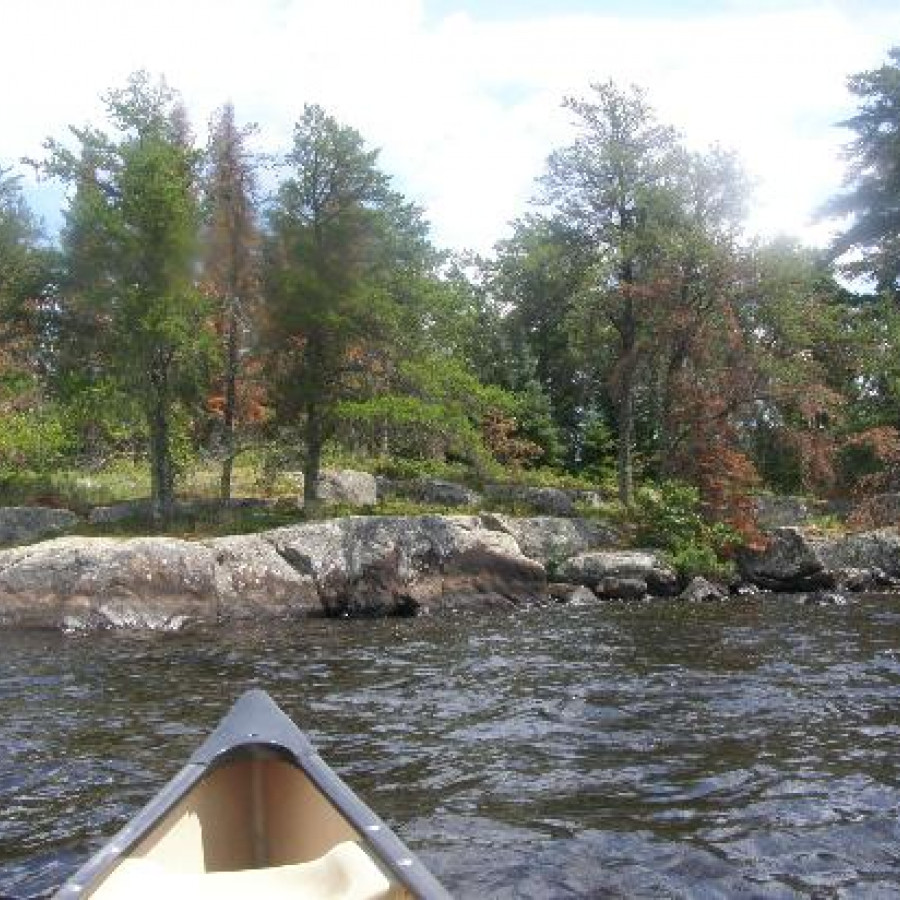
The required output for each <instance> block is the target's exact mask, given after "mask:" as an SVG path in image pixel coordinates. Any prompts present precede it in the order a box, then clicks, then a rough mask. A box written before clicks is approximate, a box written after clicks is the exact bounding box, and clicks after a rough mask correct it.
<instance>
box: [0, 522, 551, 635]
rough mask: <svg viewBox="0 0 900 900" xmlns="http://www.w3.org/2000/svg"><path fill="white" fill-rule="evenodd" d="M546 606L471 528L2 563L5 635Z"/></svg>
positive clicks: (317, 528)
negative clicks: (15, 628) (8, 630)
mask: <svg viewBox="0 0 900 900" xmlns="http://www.w3.org/2000/svg"><path fill="white" fill-rule="evenodd" d="M546 597H547V580H546V574H545V571H544V568H543V567H542V566H541V565H540V564H539V563H538V562H536V561H535V560H533V559H529V558H528V557H526V556H525V555H524V554H522V552H521V551H520V550H519V547H518V545H517V543H516V541H515V539H514V538H513V537H512V536H511V535H510V534H507V533H505V532H502V531H497V530H490V529H488V528H485V527H484V525H483V524H482V522H481V520H480V519H479V518H478V517H477V516H421V517H410V518H389V517H375V516H372V517H365V516H360V517H351V518H345V519H336V520H332V521H327V522H316V523H310V524H304V525H297V526H293V527H288V528H280V529H276V530H273V531H269V532H263V533H260V534H256V535H246V536H235V537H226V538H217V539H212V540H207V541H200V542H188V541H183V540H177V539H174V538H135V539H130V540H116V539H112V538H59V539H56V540H53V541H47V542H44V543H41V544H37V545H33V546H30V547H19V548H14V549H11V550H5V551H0V623H2V624H6V625H20V626H30V627H62V628H69V629H75V628H97V627H132V628H178V627H181V626H183V625H185V624H188V623H193V622H214V621H220V620H223V619H245V618H253V619H255V618H260V617H267V618H271V617H276V616H280V617H296V616H302V615H309V614H313V613H321V612H325V613H327V614H330V615H385V614H391V615H396V614H409V613H413V612H416V611H417V610H419V609H423V608H431V609H441V608H457V607H460V606H479V607H490V606H502V607H509V606H512V605H516V604H524V603H531V602H540V601H543V600H546Z"/></svg>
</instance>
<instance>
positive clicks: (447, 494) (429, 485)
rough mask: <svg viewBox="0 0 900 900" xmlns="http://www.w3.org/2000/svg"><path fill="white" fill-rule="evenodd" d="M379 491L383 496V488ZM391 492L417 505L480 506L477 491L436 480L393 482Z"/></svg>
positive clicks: (480, 499) (450, 482)
mask: <svg viewBox="0 0 900 900" xmlns="http://www.w3.org/2000/svg"><path fill="white" fill-rule="evenodd" d="M379 490H380V491H381V493H382V494H383V488H380V489H379ZM391 490H392V492H393V495H394V496H399V497H405V498H406V499H408V500H415V501H417V502H418V503H432V504H434V505H435V506H480V505H481V502H482V497H481V494H479V493H478V492H477V491H473V490H472V489H471V488H467V487H466V486H465V485H463V484H457V483H456V482H453V481H441V480H439V479H436V478H421V479H418V480H417V481H398V482H393V483H392V485H391ZM380 495H381V494H380Z"/></svg>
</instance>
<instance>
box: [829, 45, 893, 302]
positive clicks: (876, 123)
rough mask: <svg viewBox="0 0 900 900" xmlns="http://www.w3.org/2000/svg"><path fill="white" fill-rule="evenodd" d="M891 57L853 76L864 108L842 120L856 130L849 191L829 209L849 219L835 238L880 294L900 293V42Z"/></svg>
mask: <svg viewBox="0 0 900 900" xmlns="http://www.w3.org/2000/svg"><path fill="white" fill-rule="evenodd" d="M888 57H889V62H887V63H885V64H884V65H882V66H880V67H879V68H877V69H873V70H871V71H868V72H861V73H859V74H857V75H853V76H852V77H851V78H850V79H848V82H847V86H848V88H849V90H850V92H851V93H852V94H854V95H855V96H856V97H857V98H858V100H859V110H858V112H857V113H856V115H854V116H851V118H849V119H847V120H846V121H845V122H842V123H841V124H842V125H843V126H844V127H846V128H849V129H851V130H852V131H853V132H854V133H855V139H854V140H853V141H852V142H851V143H850V145H849V146H848V148H847V150H848V157H849V167H848V170H847V176H846V179H845V188H846V189H845V191H844V193H842V194H840V195H838V196H836V197H835V198H834V199H833V200H832V201H831V202H830V203H829V204H828V205H827V206H826V208H825V212H826V214H828V215H831V216H833V217H835V218H841V219H845V218H847V217H849V224H848V225H847V227H846V228H845V229H844V231H843V233H842V234H840V235H839V236H838V238H837V240H836V241H835V245H834V253H835V255H836V256H839V257H840V256H845V257H846V258H847V259H846V261H845V264H844V266H843V268H844V270H845V272H847V273H848V274H850V275H851V276H860V275H863V276H867V277H870V278H872V279H873V280H874V282H875V286H876V289H877V291H878V292H879V293H881V292H884V293H887V294H890V295H891V296H892V297H893V299H894V301H895V302H896V300H897V299H898V297H900V241H898V237H897V235H898V233H900V165H898V159H900V47H894V48H893V49H892V50H891V51H890V52H889V54H888Z"/></svg>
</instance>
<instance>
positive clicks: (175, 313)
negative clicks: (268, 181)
mask: <svg viewBox="0 0 900 900" xmlns="http://www.w3.org/2000/svg"><path fill="white" fill-rule="evenodd" d="M104 102H105V105H106V110H107V115H108V121H109V125H110V126H111V129H112V130H111V133H110V134H105V133H103V132H101V131H99V130H95V129H73V133H74V135H75V137H76V138H77V140H78V143H79V146H78V148H77V150H75V151H72V150H69V149H68V148H66V147H65V146H63V145H61V144H59V143H56V142H53V141H50V142H48V149H49V150H50V157H49V159H48V161H47V162H46V163H45V166H44V167H45V169H46V171H47V172H48V173H49V174H52V175H54V176H56V177H59V178H61V179H63V180H64V181H66V182H68V183H69V184H71V185H72V186H73V187H74V194H73V197H72V200H71V203H70V206H69V209H68V210H67V212H66V226H65V230H64V235H63V245H64V251H65V255H66V275H65V278H64V284H63V291H62V295H61V296H60V297H59V299H58V302H57V304H56V305H57V307H58V310H59V312H58V315H57V330H58V331H59V334H60V337H61V340H60V341H59V348H58V352H57V358H56V360H55V364H54V370H55V371H56V372H57V375H58V377H65V375H66V373H71V372H79V373H82V374H81V378H82V379H84V380H87V382H88V386H89V388H90V387H93V386H95V385H97V384H100V383H102V382H104V381H105V382H107V383H109V382H114V383H115V386H116V388H117V389H118V390H120V391H121V392H122V394H123V395H125V396H126V397H128V398H129V399H130V400H131V401H132V402H133V403H135V404H136V405H137V406H138V407H139V408H140V409H141V411H142V413H143V417H144V419H145V422H146V432H147V436H148V440H149V454H148V455H149V458H150V461H151V475H152V485H153V497H154V503H155V504H156V506H157V510H158V512H159V514H161V515H163V516H164V515H166V514H167V512H168V510H169V508H170V507H171V504H172V501H173V490H174V476H175V471H176V465H175V462H176V461H175V459H174V454H175V447H174V443H173V441H174V440H175V434H176V433H177V430H178V429H177V427H174V420H175V418H176V417H177V415H178V410H179V408H187V407H190V406H196V405H197V404H198V403H199V402H200V401H201V399H202V398H203V396H204V395H205V385H206V384H207V383H208V378H209V374H210V366H211V362H212V358H213V356H214V351H215V348H214V341H213V339H212V335H211V333H210V331H209V329H208V328H207V327H206V323H207V317H208V311H209V310H208V306H207V303H206V300H205V298H204V297H203V295H202V294H201V293H200V292H199V290H198V289H197V288H196V285H195V283H194V264H195V260H196V254H197V247H198V244H197V241H198V230H199V225H200V217H199V205H198V200H197V191H196V185H197V177H198V164H199V156H198V154H197V153H196V151H194V150H193V148H192V147H191V146H190V136H189V133H188V129H187V124H186V121H185V116H184V110H183V108H182V107H181V105H180V103H179V102H178V98H177V96H176V94H175V93H174V92H173V91H172V90H171V89H169V88H168V87H167V86H166V84H165V82H163V81H160V82H153V81H152V80H151V79H150V78H149V76H148V75H147V74H146V73H143V72H141V73H136V74H135V75H132V76H131V78H130V79H129V81H128V83H127V85H126V87H125V88H123V89H122V90H115V91H110V92H109V93H108V94H107V95H106V96H105V97H104ZM85 376H86V378H85Z"/></svg>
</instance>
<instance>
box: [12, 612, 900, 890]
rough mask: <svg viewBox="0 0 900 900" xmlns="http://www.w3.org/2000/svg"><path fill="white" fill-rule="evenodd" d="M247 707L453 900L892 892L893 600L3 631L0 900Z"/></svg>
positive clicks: (895, 768) (26, 885)
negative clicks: (306, 749) (398, 842)
mask: <svg viewBox="0 0 900 900" xmlns="http://www.w3.org/2000/svg"><path fill="white" fill-rule="evenodd" d="M251 686H262V687H265V688H266V689H267V690H269V691H270V692H271V693H272V694H273V695H274V696H275V697H276V699H277V700H278V701H279V702H280V703H281V704H282V706H284V708H285V709H286V711H287V712H288V713H289V714H290V715H291V716H292V717H293V718H294V719H295V720H296V721H297V722H298V723H299V724H300V725H301V727H304V728H305V729H306V730H307V731H308V732H309V733H310V736H311V737H312V739H313V741H314V742H315V743H316V744H317V745H318V747H319V749H320V750H321V752H322V754H323V755H324V756H325V757H326V758H327V759H328V760H329V761H330V762H331V763H332V765H334V766H335V768H337V769H338V770H339V771H340V772H341V774H342V775H343V776H344V777H345V778H346V779H347V781H348V782H349V783H350V784H351V785H352V786H353V787H354V789H355V790H357V791H358V792H359V793H360V794H361V795H362V796H363V797H364V798H365V799H366V800H367V801H368V802H369V803H371V805H372V806H374V807H375V808H376V809H377V810H378V811H379V812H380V813H381V814H382V815H383V816H384V818H386V819H387V820H388V822H390V823H391V824H392V825H393V826H394V827H395V828H396V829H397V831H398V832H399V833H400V834H401V835H402V836H403V837H404V839H405V840H407V842H408V843H409V844H410V845H411V846H412V847H413V848H415V849H416V850H417V851H418V852H419V853H420V854H421V855H422V857H423V858H424V860H425V861H426V863H428V864H429V865H430V866H431V867H432V869H433V870H434V871H435V873H436V874H437V875H438V876H439V877H440V878H441V879H442V880H443V881H444V882H445V883H446V885H447V886H448V887H449V888H450V890H451V891H452V892H453V893H454V894H455V895H457V896H459V897H472V898H476V897H491V898H513V897H516V898H521V897H524V898H547V897H554V898H555V897H560V898H565V897H620V896H624V897H672V898H680V897H691V898H725V897H728V898H730V897H753V898H756V897H759V898H793V897H815V898H844V897H847V898H850V897H866V898H868V897H874V898H880V897H885V898H887V897H900V824H898V812H900V600H898V598H875V597H870V598H865V599H862V600H859V601H858V602H855V603H853V604H852V605H850V606H846V607H840V608H823V609H817V608H810V607H801V606H798V605H797V604H795V603H794V602H792V601H790V600H788V599H785V598H781V599H774V598H770V599H768V600H765V601H761V602H747V603H743V604H741V605H738V606H735V605H710V606H700V607H690V608H687V607H680V606H678V605H677V604H675V603H672V604H658V605H653V606H641V605H635V606H629V605H626V604H621V605H607V606H582V607H567V608H555V609H536V610H529V611H522V612H519V613H516V614H514V615H509V616H507V615H504V616H497V615H474V614H470V615H463V616H459V617H456V618H432V619H429V618H421V619H416V620H403V621H381V622H325V621H316V622H311V623H300V624H297V625H296V626H291V627H287V628H286V627H283V626H278V627H269V628H260V629H239V630H233V629H211V630H208V631H201V632H195V633H192V634H184V635H149V636H135V635H121V634H120V635H114V634H107V635H99V636H98V635H94V636H64V635H57V634H50V633H28V634H26V633H12V632H9V633H0V895H9V896H13V897H17V898H19V897H21V898H27V897H38V896H45V895H47V894H48V893H49V892H50V891H52V889H53V888H54V887H55V886H56V885H58V884H59V883H60V882H61V881H62V880H63V879H64V877H65V876H66V875H67V874H68V873H70V872H71V871H72V870H73V869H74V868H76V867H77V866H78V864H79V863H80V862H81V861H82V860H83V859H84V858H85V857H86V856H87V855H88V854H89V853H90V852H91V851H92V849H94V848H96V847H97V846H98V845H99V843H100V842H101V841H102V840H103V839H104V838H105V837H106V836H108V835H109V834H111V833H112V832H113V831H115V830H116V829H117V828H118V827H120V825H121V824H122V823H123V822H124V821H125V820H126V819H127V818H128V817H129V816H130V815H131V814H133V812H134V811H135V810H136V809H137V808H138V807H139V806H141V805H142V804H143V803H144V802H145V800H146V799H147V798H148V797H149V796H150V795H151V794H153V793H154V792H155V791H156V790H157V789H158V787H159V786H160V785H161V784H162V783H163V782H164V781H165V780H167V779H168V778H169V777H170V776H171V775H172V774H173V773H174V771H175V770H177V768H178V767H179V766H180V764H181V763H182V761H183V760H184V758H185V757H186V756H187V755H188V754H189V753H190V752H191V751H192V750H193V748H194V747H195V746H196V744H197V743H198V742H199V741H200V739H201V738H202V737H203V736H204V735H205V734H206V733H207V731H208V730H209V729H210V728H211V727H212V726H213V725H214V723H215V722H216V721H217V720H218V718H219V717H220V716H221V714H222V713H223V712H224V711H225V709H226V708H227V707H228V706H229V705H230V703H231V702H232V700H233V699H234V698H235V697H236V696H237V695H238V694H239V693H240V692H241V691H242V690H244V689H246V688H248V687H251Z"/></svg>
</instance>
